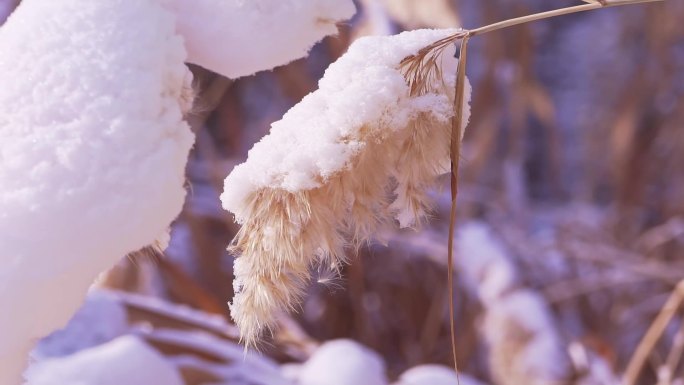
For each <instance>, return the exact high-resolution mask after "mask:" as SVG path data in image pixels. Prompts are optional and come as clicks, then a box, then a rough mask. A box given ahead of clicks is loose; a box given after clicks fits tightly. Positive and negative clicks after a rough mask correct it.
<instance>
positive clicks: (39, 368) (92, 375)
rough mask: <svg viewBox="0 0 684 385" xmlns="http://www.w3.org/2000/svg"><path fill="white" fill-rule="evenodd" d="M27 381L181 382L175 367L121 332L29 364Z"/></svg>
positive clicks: (37, 384)
mask: <svg viewBox="0 0 684 385" xmlns="http://www.w3.org/2000/svg"><path fill="white" fill-rule="evenodd" d="M28 378H29V379H28V385H123V384H125V385H150V384H164V385H183V384H184V383H185V382H184V381H183V379H182V378H181V375H180V373H179V372H178V370H177V369H176V368H175V367H174V366H173V365H172V364H171V363H170V362H169V361H167V360H166V358H165V357H164V356H162V355H161V354H160V353H159V352H157V351H156V350H154V349H153V348H152V347H150V346H149V345H147V344H146V343H145V342H143V341H142V340H140V339H139V338H137V337H133V336H125V337H120V338H118V339H116V340H113V341H111V342H109V343H107V344H104V345H100V346H98V347H96V348H91V349H86V350H83V351H80V352H78V353H76V354H74V355H71V356H67V357H64V358H54V359H50V360H46V361H43V362H41V363H40V364H38V365H35V366H32V367H31V369H30V370H29V372H28Z"/></svg>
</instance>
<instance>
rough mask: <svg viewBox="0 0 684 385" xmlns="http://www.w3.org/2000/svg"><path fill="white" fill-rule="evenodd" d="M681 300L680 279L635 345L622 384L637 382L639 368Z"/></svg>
mask: <svg viewBox="0 0 684 385" xmlns="http://www.w3.org/2000/svg"><path fill="white" fill-rule="evenodd" d="M682 301H684V281H680V282H679V284H677V286H676V287H675V289H674V291H672V294H671V295H670V298H668V300H667V302H665V305H663V308H662V309H661V310H660V313H658V316H657V317H656V319H655V320H654V321H653V323H652V324H651V327H650V328H649V329H648V331H647V332H646V335H644V337H643V338H642V339H641V342H639V346H637V348H636V350H635V351H634V355H633V356H632V358H631V359H630V360H629V364H628V365H627V370H626V371H625V377H624V380H623V384H624V385H634V384H636V383H637V380H638V379H639V374H640V373H641V369H642V368H643V367H644V364H645V363H646V361H647V359H648V356H649V354H650V353H651V351H652V350H653V348H654V347H655V345H656V343H657V342H658V340H659V339H660V337H661V336H662V335H663V332H665V329H666V328H667V325H669V323H670V321H671V320H672V318H673V317H674V316H675V314H676V313H677V311H678V310H679V308H680V307H681V304H682Z"/></svg>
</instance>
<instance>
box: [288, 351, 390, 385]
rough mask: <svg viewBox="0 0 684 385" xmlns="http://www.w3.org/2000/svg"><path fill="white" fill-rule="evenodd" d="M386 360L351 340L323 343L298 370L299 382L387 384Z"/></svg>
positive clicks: (306, 384)
mask: <svg viewBox="0 0 684 385" xmlns="http://www.w3.org/2000/svg"><path fill="white" fill-rule="evenodd" d="M387 383H388V381H387V378H386V377H385V362H384V361H383V360H382V358H381V357H380V356H379V355H378V354H377V353H375V352H374V351H372V350H370V349H368V348H366V347H365V346H363V345H361V344H359V343H357V342H354V341H352V340H333V341H328V342H326V343H324V344H323V345H321V347H319V348H318V349H317V350H316V351H315V352H314V354H313V355H312V356H311V358H310V359H309V360H308V361H307V362H305V363H304V365H303V366H302V367H301V369H300V372H299V384H300V385H359V384H363V385H386V384H387Z"/></svg>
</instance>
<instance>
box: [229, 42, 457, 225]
mask: <svg viewBox="0 0 684 385" xmlns="http://www.w3.org/2000/svg"><path fill="white" fill-rule="evenodd" d="M454 32H456V30H453V29H445V30H418V31H411V32H404V33H401V34H399V35H395V36H389V37H384V36H372V37H363V38H360V39H358V40H357V41H356V42H354V44H352V46H351V47H350V48H349V51H348V52H347V53H346V54H345V55H343V56H342V57H341V58H340V59H338V60H337V61H336V62H335V63H333V64H332V65H330V67H329V68H328V69H327V70H326V72H325V75H324V76H323V78H322V79H321V80H320V82H319V84H318V85H319V88H318V90H317V91H315V92H313V93H311V94H309V95H307V96H306V97H305V98H304V99H303V100H302V101H301V102H300V103H298V104H297V105H296V106H294V107H293V108H292V109H290V111H288V112H287V113H286V114H285V115H284V116H283V118H282V119H281V120H280V121H278V122H275V123H273V125H272V126H271V131H270V133H269V135H267V136H265V137H264V138H262V139H261V141H260V142H259V143H257V144H256V145H255V146H254V147H253V148H252V149H251V150H250V151H249V156H248V159H247V161H246V162H245V163H243V164H241V165H238V166H237V167H235V168H234V169H233V171H232V172H231V174H230V175H228V177H227V178H226V181H225V191H224V193H223V194H222V195H221V201H222V202H223V207H224V208H225V209H226V210H228V211H231V212H232V213H234V214H235V218H236V220H237V221H238V222H239V223H242V222H244V221H245V220H246V218H247V216H248V213H247V212H246V209H247V197H248V196H249V195H250V194H251V193H254V192H256V191H258V190H260V189H262V188H266V187H268V188H273V189H284V190H287V191H290V192H296V191H302V190H311V189H314V188H317V187H320V186H321V185H322V184H323V183H325V181H326V180H327V179H328V178H329V177H331V176H333V175H335V174H336V173H338V172H340V171H342V170H344V169H345V168H346V167H347V166H348V164H349V162H350V160H351V159H352V157H353V156H354V155H355V154H357V153H358V152H359V151H361V150H362V149H363V147H364V144H365V143H364V141H363V140H361V137H381V138H382V137H385V136H389V135H391V134H392V133H391V130H400V129H402V128H405V127H406V126H407V125H408V123H409V122H410V121H411V120H412V119H413V118H415V117H416V116H417V115H418V114H419V113H421V112H422V113H428V114H430V115H431V116H432V117H433V118H434V119H436V120H438V121H446V120H447V119H449V118H450V117H451V115H452V114H453V112H452V111H453V106H452V105H451V102H450V100H449V97H448V95H446V94H445V93H442V94H436V93H429V94H427V95H424V96H420V97H410V96H409V89H408V85H407V84H406V80H405V79H404V76H403V75H402V73H401V71H400V70H399V68H398V66H399V63H400V62H401V61H402V59H404V58H405V57H407V56H409V55H412V54H414V53H416V52H417V51H418V50H419V49H420V48H422V47H424V46H426V45H429V44H430V43H432V42H434V41H437V40H439V39H441V38H444V37H446V36H448V35H450V34H453V33H454ZM452 56H453V49H452V50H451V52H446V53H445V54H444V55H443V66H444V73H445V75H446V76H448V74H451V73H453V70H452V69H453V68H455V59H453V57H452ZM468 114H469V109H467V108H466V119H465V122H464V123H467V121H468V119H467V118H468ZM364 127H368V128H369V129H370V130H372V132H370V133H361V132H360V130H361V129H362V128H364ZM387 127H389V130H388V129H387ZM387 131H390V132H387Z"/></svg>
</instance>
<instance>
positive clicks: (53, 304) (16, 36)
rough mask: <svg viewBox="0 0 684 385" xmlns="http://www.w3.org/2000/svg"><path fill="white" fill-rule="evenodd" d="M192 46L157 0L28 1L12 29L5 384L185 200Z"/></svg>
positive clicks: (1, 325) (3, 159) (4, 113)
mask: <svg viewBox="0 0 684 385" xmlns="http://www.w3.org/2000/svg"><path fill="white" fill-rule="evenodd" d="M185 57H186V55H185V49H184V47H183V40H182V39H181V38H180V37H179V36H177V35H176V34H175V19H174V16H173V15H172V14H171V13H169V12H168V11H166V10H164V9H163V8H162V7H161V6H160V5H159V4H158V3H157V2H156V1H152V0H148V1H135V2H130V1H127V0H111V1H96V2H93V1H88V0H63V1H59V2H56V1H53V0H26V1H23V2H22V4H21V5H20V6H19V8H18V9H17V10H16V11H15V13H14V14H12V16H11V17H10V18H9V20H8V21H7V23H6V24H5V25H4V26H3V27H2V28H1V29H0V84H2V87H1V88H0V137H1V138H2V141H0V186H1V187H0V245H2V250H3V261H2V262H3V263H2V268H1V269H0V308H1V309H4V310H3V311H4V312H7V313H11V314H12V315H13V316H12V317H0V384H2V385H6V384H16V383H18V382H19V376H20V372H21V370H22V368H23V365H22V362H23V361H25V359H26V358H25V357H26V353H27V352H28V351H29V350H30V349H31V344H32V342H33V341H35V340H37V339H38V338H39V337H42V336H45V335H47V334H48V333H50V332H51V331H53V330H54V329H56V328H59V327H61V326H63V325H64V324H65V322H66V321H67V320H68V319H69V317H70V316H71V315H72V314H73V313H74V311H76V309H78V306H79V305H80V303H81V301H82V300H83V298H84V296H85V293H86V291H87V289H88V287H89V286H90V284H91V283H92V282H93V280H94V279H95V278H96V276H97V275H98V274H99V273H100V272H101V271H104V270H105V269H107V268H108V267H110V266H111V265H113V264H114V263H115V262H116V261H117V260H118V259H119V258H121V257H122V256H124V255H126V254H127V253H129V252H131V251H134V250H137V249H139V248H141V247H143V246H145V245H147V244H150V243H152V242H153V241H154V240H155V239H156V238H157V237H158V236H160V235H161V234H163V233H164V231H165V229H166V227H167V226H168V224H169V223H170V222H171V220H173V218H174V217H175V216H176V215H177V214H178V212H179V211H180V208H181V206H182V204H183V200H184V197H185V189H184V188H183V183H184V166H185V162H186V158H187V154H188V151H189V150H190V147H191V146H192V144H193V140H194V139H193V135H192V133H191V132H190V130H189V128H188V126H187V124H186V123H185V122H184V121H183V110H184V108H186V107H187V106H186V105H184V104H183V103H184V102H183V97H182V96H183V93H184V92H185V90H186V88H187V87H188V82H189V80H190V73H189V71H188V69H187V67H186V66H185V65H184V64H183V61H184V60H185Z"/></svg>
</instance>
